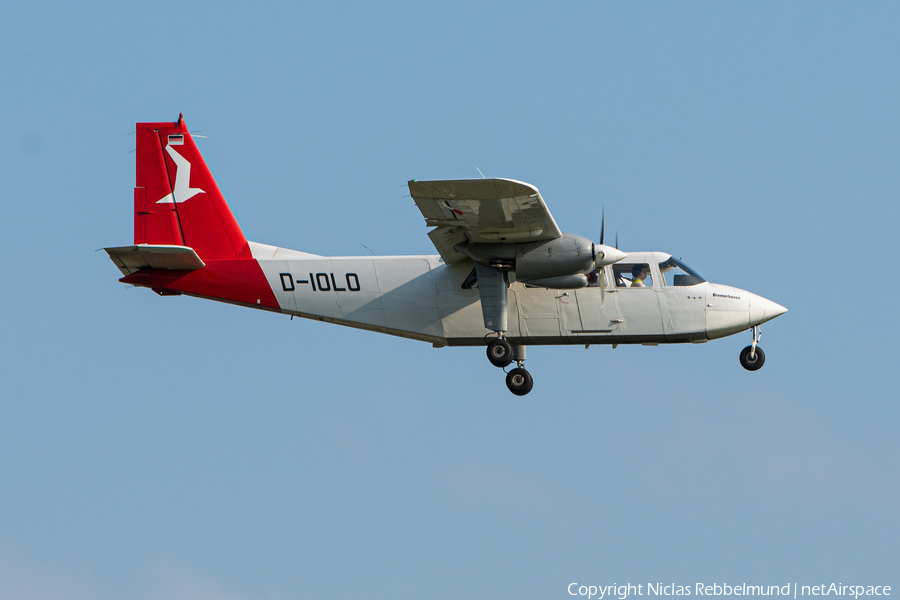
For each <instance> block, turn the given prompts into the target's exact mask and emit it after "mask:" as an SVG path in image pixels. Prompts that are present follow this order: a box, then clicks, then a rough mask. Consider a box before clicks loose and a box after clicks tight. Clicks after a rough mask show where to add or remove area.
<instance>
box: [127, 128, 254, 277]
mask: <svg viewBox="0 0 900 600" xmlns="http://www.w3.org/2000/svg"><path fill="white" fill-rule="evenodd" d="M135 162H136V177H135V188H134V243H135V244H171V245H177V246H188V247H190V248H193V249H194V251H195V252H196V253H197V254H198V255H199V256H200V257H201V258H203V259H236V258H250V248H249V245H248V244H247V238H246V237H244V233H243V232H242V231H241V228H240V226H239V225H238V223H237V220H236V219H235V218H234V215H233V214H232V212H231V209H230V208H229V207H228V203H227V202H226V201H225V198H224V196H222V192H221V191H220V190H219V186H218V185H216V182H215V179H213V176H212V174H211V173H210V172H209V167H207V166H206V162H205V161H204V160H203V157H202V156H201V154H200V151H199V150H198V149H197V145H196V144H195V143H194V140H193V138H192V137H191V134H190V132H189V131H188V129H187V127H186V126H185V124H184V118H183V116H182V115H178V121H177V122H175V123H172V122H165V123H137V154H136V161H135Z"/></svg>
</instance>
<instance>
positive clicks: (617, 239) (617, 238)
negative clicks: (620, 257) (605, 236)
mask: <svg viewBox="0 0 900 600" xmlns="http://www.w3.org/2000/svg"><path fill="white" fill-rule="evenodd" d="M618 249H619V232H618V231H617V232H616V250H618Z"/></svg>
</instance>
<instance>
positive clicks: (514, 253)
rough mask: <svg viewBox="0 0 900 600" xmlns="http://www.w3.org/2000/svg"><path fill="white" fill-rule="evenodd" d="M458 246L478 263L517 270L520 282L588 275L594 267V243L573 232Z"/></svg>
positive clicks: (501, 268)
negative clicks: (547, 237)
mask: <svg viewBox="0 0 900 600" xmlns="http://www.w3.org/2000/svg"><path fill="white" fill-rule="evenodd" d="M457 249H459V250H460V251H462V252H465V253H466V254H467V255H468V256H469V257H470V258H471V259H472V260H474V261H475V262H478V263H481V264H483V265H488V266H491V267H493V268H495V269H500V270H502V271H514V272H515V274H516V279H517V280H518V281H522V282H527V283H530V282H531V281H533V280H537V279H541V280H544V279H555V278H558V277H566V276H568V275H576V274H579V273H582V274H587V273H590V272H591V271H593V270H594V243H593V242H591V240H589V239H587V238H584V237H581V236H580V235H573V234H571V233H564V234H562V237H559V238H556V239H553V240H544V241H541V242H520V243H517V244H466V245H465V246H457ZM545 287H550V286H545ZM560 289H572V288H560Z"/></svg>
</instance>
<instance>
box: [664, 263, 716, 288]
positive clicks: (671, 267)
mask: <svg viewBox="0 0 900 600" xmlns="http://www.w3.org/2000/svg"><path fill="white" fill-rule="evenodd" d="M659 272H660V273H662V274H663V277H665V279H666V285H667V286H669V287H684V286H689V285H697V284H698V283H703V282H704V281H706V280H705V279H703V278H702V277H701V276H700V274H699V273H697V272H696V271H694V270H693V269H692V268H690V267H689V266H687V265H686V264H684V263H683V262H681V261H680V260H678V259H677V258H675V257H674V256H671V257H669V260H667V261H665V262H661V263H659Z"/></svg>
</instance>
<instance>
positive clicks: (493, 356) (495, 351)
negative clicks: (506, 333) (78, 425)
mask: <svg viewBox="0 0 900 600" xmlns="http://www.w3.org/2000/svg"><path fill="white" fill-rule="evenodd" d="M487 357H488V360H489V361H491V364H492V365H494V366H495V367H500V368H501V369H502V368H503V367H506V366H508V365H509V363H511V362H512V361H513V351H512V346H510V345H509V342H507V341H506V340H504V339H503V338H497V339H496V340H492V341H491V343H490V344H488V347H487Z"/></svg>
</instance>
